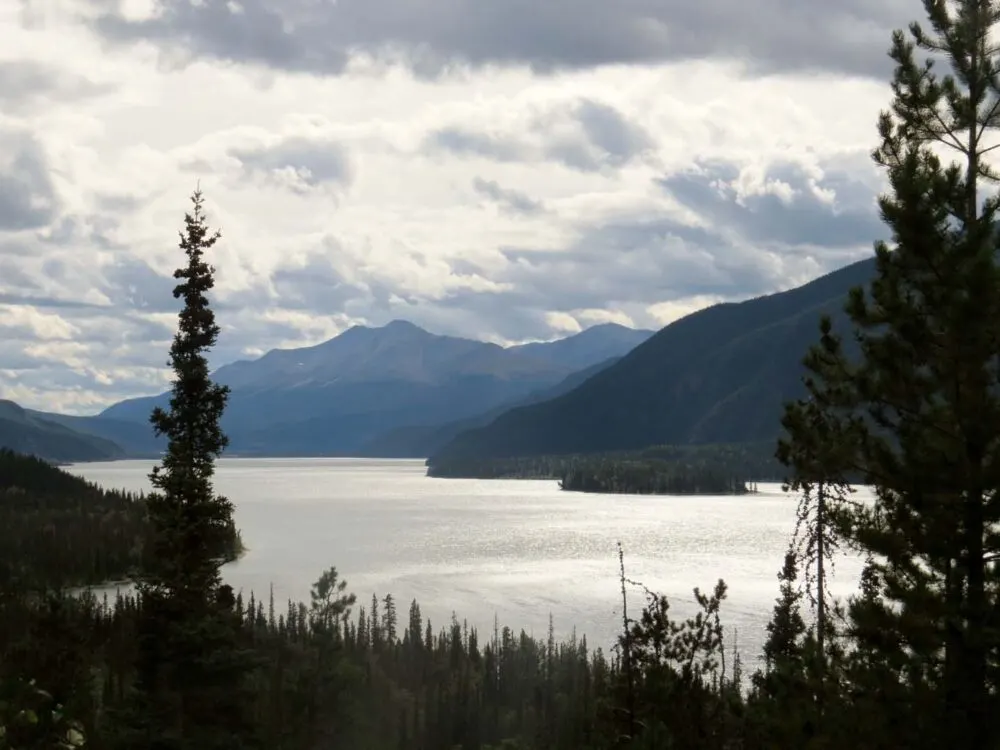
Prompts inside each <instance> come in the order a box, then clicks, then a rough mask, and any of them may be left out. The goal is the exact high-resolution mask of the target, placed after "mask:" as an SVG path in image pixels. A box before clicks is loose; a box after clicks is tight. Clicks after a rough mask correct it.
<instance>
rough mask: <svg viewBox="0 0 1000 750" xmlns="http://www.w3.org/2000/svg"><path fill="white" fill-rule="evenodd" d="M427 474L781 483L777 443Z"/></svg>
mask: <svg viewBox="0 0 1000 750" xmlns="http://www.w3.org/2000/svg"><path fill="white" fill-rule="evenodd" d="M427 473H428V476H435V477H466V478H481V479H558V480H559V481H560V482H561V483H562V487H563V489H566V490H574V491H580V492H610V493H634V494H730V493H736V494H742V493H744V492H746V491H747V485H748V483H750V482H758V481H767V480H774V481H780V480H781V478H782V476H783V474H782V468H781V465H780V464H779V463H778V461H777V460H776V459H775V457H774V445H773V444H770V443H769V444H764V443H742V444H708V445H682V446H652V447H649V448H644V449H642V450H638V451H619V452H614V453H605V454H587V455H573V456H519V457H511V458H506V459H471V460H468V461H461V462H448V463H444V464H429V465H428V469H427Z"/></svg>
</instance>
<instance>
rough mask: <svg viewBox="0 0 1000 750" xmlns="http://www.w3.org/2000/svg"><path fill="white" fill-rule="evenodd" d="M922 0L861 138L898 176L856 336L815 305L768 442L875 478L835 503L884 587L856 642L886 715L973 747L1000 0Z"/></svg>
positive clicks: (855, 609) (985, 730)
mask: <svg viewBox="0 0 1000 750" xmlns="http://www.w3.org/2000/svg"><path fill="white" fill-rule="evenodd" d="M924 8H925V11H926V13H927V16H928V18H929V21H930V27H931V29H930V30H929V31H927V30H925V29H924V28H922V27H921V26H920V25H918V24H915V23H914V24H911V26H910V35H909V37H907V36H906V35H904V33H903V32H902V31H897V32H895V33H894V34H893V40H892V48H891V51H890V55H891V57H892V59H893V60H894V61H895V63H896V71H895V75H894V78H893V81H892V90H893V93H894V99H893V102H892V107H891V110H890V111H888V112H884V113H883V114H882V115H881V117H880V119H879V134H880V136H881V144H880V145H879V146H878V148H877V149H876V150H875V151H874V154H873V158H874V159H875V161H876V163H877V164H879V165H880V166H881V167H883V168H884V169H885V170H886V173H887V176H888V178H889V183H890V186H891V193H890V194H888V195H885V196H882V197H881V198H880V199H879V207H880V209H881V214H882V217H883V220H884V221H885V222H886V224H887V225H888V226H889V228H890V229H891V231H892V245H891V247H890V245H889V244H887V243H884V242H880V243H877V244H876V247H875V250H876V263H877V274H876V278H875V279H874V281H873V282H872V284H871V287H870V288H869V289H867V290H866V289H862V288H857V289H854V290H852V292H851V294H850V297H849V300H848V303H847V306H846V311H847V313H848V315H849V318H850V320H851V322H852V324H853V328H854V333H855V339H856V343H857V347H856V348H852V350H848V348H847V347H845V345H844V342H843V340H842V338H841V337H840V336H839V334H837V333H835V332H834V331H833V329H832V324H831V321H830V319H829V318H825V319H824V320H823V321H822V323H821V338H820V342H819V344H818V345H817V346H815V347H814V348H813V349H812V351H811V352H810V353H809V355H808V356H807V358H806V360H805V364H806V367H807V371H808V374H807V377H806V386H807V389H808V398H807V399H804V400H802V401H800V402H798V403H795V404H791V405H789V407H788V409H787V412H786V416H785V420H784V425H785V428H786V430H787V433H788V436H787V440H786V441H785V445H784V446H783V448H782V450H781V452H780V453H781V457H782V458H783V459H784V460H786V461H787V463H788V464H789V465H790V466H791V467H792V468H793V469H794V471H793V474H794V478H795V480H796V482H800V483H801V482H805V483H809V482H817V481H825V482H839V481H842V480H843V479H844V478H845V477H846V476H848V475H849V474H850V473H852V472H855V473H857V474H860V476H862V477H863V478H864V480H865V481H866V482H867V483H869V484H871V485H872V486H873V487H874V489H875V494H876V501H875V503H874V505H867V506H845V507H843V508H840V509H838V511H837V513H836V515H837V516H838V518H837V519H836V521H837V525H838V528H839V530H840V533H841V534H842V535H843V536H844V537H845V538H846V539H847V540H848V541H849V542H851V543H852V544H854V545H856V546H857V547H858V548H860V550H862V551H863V552H865V553H867V554H869V555H870V556H871V561H872V562H871V564H870V569H869V571H868V573H867V575H868V580H869V581H876V582H877V588H878V596H873V595H872V594H871V592H869V593H868V595H867V596H866V597H864V602H863V606H861V601H860V600H859V602H856V603H855V605H854V606H852V608H851V610H850V619H851V630H852V633H853V635H854V637H855V638H856V639H857V641H856V645H857V646H858V648H859V651H860V652H864V653H872V654H874V653H876V652H878V653H880V654H881V657H880V658H879V659H877V660H873V661H877V662H878V663H879V664H881V665H883V668H885V669H891V670H894V671H895V675H894V684H899V685H902V686H904V687H906V688H907V691H908V692H904V693H902V695H904V696H909V698H906V699H905V700H904V699H903V698H902V697H900V698H899V699H894V700H893V701H892V705H889V704H887V705H886V706H885V712H884V713H885V714H886V715H888V714H890V713H891V714H894V715H895V716H896V717H897V718H899V717H902V716H906V717H909V719H908V721H909V722H910V724H911V725H912V724H913V723H914V722H921V723H923V725H924V726H925V727H926V730H927V731H926V732H923V733H922V735H921V739H922V741H924V742H926V746H928V747H945V746H948V747H963V748H970V749H974V750H978V749H980V748H987V747H991V748H992V747H996V746H997V742H998V739H1000V735H998V728H1000V725H997V724H996V722H995V720H994V719H993V718H992V713H993V711H995V710H996V709H997V708H998V707H1000V706H998V704H997V696H996V688H995V686H996V685H997V684H998V680H1000V669H998V667H1000V630H998V627H997V626H998V624H1000V622H998V614H1000V573H998V571H997V570H996V569H995V568H994V566H993V565H992V562H993V561H994V560H996V559H997V558H998V555H1000V535H998V533H997V531H998V524H1000V497H998V496H997V490H998V487H1000V391H998V383H1000V271H998V267H997V262H996V251H997V227H996V224H997V210H998V200H997V198H996V196H995V194H994V193H992V192H987V190H986V187H987V186H988V185H989V184H990V183H995V182H997V181H998V174H997V172H996V171H994V169H993V168H992V167H991V166H990V165H989V163H988V161H987V159H988V157H987V154H988V153H989V152H990V151H992V150H993V149H995V148H996V147H997V144H996V138H995V133H996V129H997V127H998V126H1000V77H998V73H1000V55H998V52H1000V48H998V47H997V46H996V45H995V42H994V41H993V40H992V39H991V36H992V32H994V31H995V27H996V25H997V22H998V20H1000V5H998V3H997V2H996V0H955V1H954V2H945V0H924ZM918 51H919V52H920V53H921V54H922V55H923V56H926V58H927V59H926V60H918V58H917V53H918ZM942 59H943V60H944V61H945V62H946V64H947V65H949V66H950V69H951V70H950V72H949V73H947V74H945V75H941V76H939V75H937V74H936V72H935V68H934V62H935V60H937V61H940V60H942ZM949 160H952V161H949ZM817 416H818V417H819V418H817ZM907 701H910V704H909V705H905V704H906V702H907ZM918 701H919V705H918ZM886 720H887V721H889V720H890V719H886Z"/></svg>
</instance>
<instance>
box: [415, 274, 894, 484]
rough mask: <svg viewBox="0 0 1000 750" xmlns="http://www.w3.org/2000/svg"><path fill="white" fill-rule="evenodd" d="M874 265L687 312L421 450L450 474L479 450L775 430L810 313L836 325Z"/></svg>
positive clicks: (566, 449) (704, 439)
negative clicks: (624, 350) (578, 378)
mask: <svg viewBox="0 0 1000 750" xmlns="http://www.w3.org/2000/svg"><path fill="white" fill-rule="evenodd" d="M874 273H875V262H874V259H871V260H865V261H861V262H859V263H855V264H853V265H850V266H847V267H846V268H843V269H840V270H838V271H835V272H834V273H831V274H829V275H827V276H823V277H822V278H819V279H817V280H815V281H813V282H811V283H809V284H806V285H804V286H801V287H798V288H796V289H792V290H790V291H787V292H782V293H779V294H772V295H768V296H765V297H759V298H757V299H752V300H749V301H746V302H742V303H736V304H721V305H716V306H714V307H710V308H707V309H704V310H701V311H699V312H696V313H694V314H692V315H688V316H687V317H685V318H682V319H681V320H678V321H676V322H674V323H672V324H670V325H668V326H667V327H666V328H664V329H663V330H661V331H660V332H659V333H657V334H656V335H655V336H653V337H651V338H650V339H649V340H647V341H646V342H645V343H643V344H641V345H639V346H638V347H636V348H635V349H634V350H633V351H632V352H630V353H629V354H628V355H626V356H625V357H623V358H622V359H621V360H619V361H618V362H616V363H615V364H613V365H612V366H610V367H607V368H605V369H603V370H601V371H600V372H598V373H596V374H595V375H594V376H593V377H591V378H588V379H587V380H586V381H585V382H583V383H582V384H581V385H579V386H578V387H576V388H574V389H573V390H571V391H569V392H567V393H564V394H563V395H561V396H558V397H557V398H554V399H551V400H546V401H544V402H541V403H535V404H531V405H526V406H520V407H518V408H515V409H512V410H510V411H507V412H505V413H503V414H501V415H499V416H498V417H497V418H496V419H494V420H493V421H491V422H490V423H489V424H488V425H481V426H477V427H476V428H474V429H471V430H468V431H464V432H461V433H459V434H457V435H456V436H455V437H454V438H452V439H451V440H450V441H449V442H448V443H447V444H446V445H444V446H443V447H442V448H441V449H440V450H438V451H437V452H435V453H433V454H432V455H431V457H430V459H429V461H428V466H429V469H430V471H431V473H442V474H445V473H460V471H456V467H459V466H460V465H461V464H462V463H463V462H464V463H466V464H474V463H477V462H482V461H484V460H489V459H499V458H511V457H520V456H544V455H566V454H578V453H597V452H605V451H618V450H632V449H639V448H644V447H648V446H652V445H665V444H673V445H680V444H698V443H741V442H748V443H749V442H757V441H768V440H774V439H776V438H777V436H778V434H779V432H780V419H781V416H782V406H783V404H784V403H785V401H787V400H789V399H792V398H797V397H799V396H800V395H802V394H803V393H804V386H803V384H802V375H803V367H802V364H801V363H802V358H803V357H804V356H805V353H806V351H807V350H808V348H809V346H810V345H812V344H813V343H815V342H816V341H817V340H818V337H819V332H818V323H819V319H820V316H821V314H824V313H827V314H830V315H831V317H832V319H833V322H834V328H835V330H840V331H841V332H843V333H846V332H847V330H848V329H847V328H846V323H847V319H846V315H845V313H844V312H843V307H844V303H845V302H846V298H847V294H848V291H849V290H850V289H851V288H852V287H854V286H859V285H867V284H868V283H869V282H870V281H871V279H872V278H873V276H874ZM847 343H848V344H850V342H849V341H848V342H847Z"/></svg>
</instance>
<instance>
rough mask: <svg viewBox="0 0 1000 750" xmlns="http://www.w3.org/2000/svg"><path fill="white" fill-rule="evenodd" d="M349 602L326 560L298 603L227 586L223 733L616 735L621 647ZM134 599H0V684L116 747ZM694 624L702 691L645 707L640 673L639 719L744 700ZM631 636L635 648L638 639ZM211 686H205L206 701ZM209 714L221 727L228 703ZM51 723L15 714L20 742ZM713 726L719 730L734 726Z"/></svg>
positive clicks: (497, 742) (549, 739)
mask: <svg viewBox="0 0 1000 750" xmlns="http://www.w3.org/2000/svg"><path fill="white" fill-rule="evenodd" d="M351 600H352V597H348V596H347V595H345V594H343V592H342V590H338V581H337V577H336V573H335V571H331V572H328V573H327V574H326V575H324V576H323V577H322V578H321V579H320V581H319V582H318V583H317V586H315V587H314V594H313V597H312V601H311V603H310V604H309V605H308V606H307V605H305V604H294V605H293V604H289V605H288V606H287V608H284V609H283V610H281V611H276V609H275V606H274V602H273V600H270V601H267V602H261V601H257V600H255V599H254V598H253V597H252V596H251V597H250V598H249V599H248V600H247V601H245V602H244V601H243V599H242V598H241V597H237V598H236V600H235V602H234V604H233V609H232V620H231V623H230V624H231V626H232V627H233V629H234V630H235V632H236V638H237V642H238V643H239V645H240V647H241V648H242V649H244V650H246V651H248V652H250V653H252V655H253V660H254V662H255V666H254V668H253V669H252V670H251V671H250V672H249V673H248V674H247V675H246V677H245V679H244V680H243V681H242V682H241V683H240V684H239V685H238V686H233V685H230V686H229V689H236V690H237V692H238V695H239V698H240V701H241V702H242V707H243V709H244V711H245V714H246V717H248V718H247V719H246V720H245V722H244V724H243V726H242V728H241V731H240V732H239V735H238V736H237V737H233V738H232V742H231V743H230V744H228V745H227V746H228V747H244V748H251V747H259V748H269V749H272V748H273V749H274V750H284V749H287V750H306V749H307V748H317V747H322V748H359V747H364V748H366V749H370V750H380V749H383V748H384V749H385V750H397V749H398V748H412V749H417V748H425V749H427V750H431V749H432V748H433V749H438V748H440V749H441V750H451V748H455V747H461V748H469V749H470V750H472V749H473V748H475V749H479V750H487V749H488V748H496V749H499V748H538V749H539V750H540V749H542V748H545V749H547V750H562V749H565V750H581V749H585V748H611V747H614V746H615V745H616V741H617V737H618V736H619V735H620V733H621V732H622V731H623V730H624V729H626V720H625V718H624V717H623V715H622V712H621V710H620V709H621V707H622V706H624V705H625V700H624V696H625V692H626V684H625V675H624V672H623V661H622V659H621V658H620V656H619V655H617V654H612V655H610V657H609V656H608V655H606V654H605V653H604V652H603V651H602V649H600V648H597V649H591V648H590V647H589V645H588V644H587V641H586V639H585V638H582V637H581V638H579V639H578V638H576V637H573V638H570V639H568V640H566V641H561V642H557V641H556V640H555V638H554V637H553V634H552V632H551V629H550V632H549V635H548V638H546V639H534V638H531V637H529V636H528V635H526V634H525V633H524V632H523V631H522V632H520V633H515V632H513V631H512V630H510V629H509V628H499V627H497V628H495V629H494V631H493V632H491V633H488V634H481V633H479V632H477V631H476V629H475V628H470V627H468V626H467V625H466V624H465V623H462V622H459V621H458V620H457V619H453V620H452V622H451V623H448V624H446V626H445V627H443V628H438V629H435V628H434V626H433V625H432V623H431V622H430V621H426V620H424V619H423V618H422V616H421V613H420V607H419V605H418V604H417V602H415V601H414V602H412V603H411V604H410V605H409V607H408V608H407V609H404V610H403V611H397V606H396V604H395V602H394V601H393V599H392V597H391V596H386V597H385V598H384V599H382V600H378V599H374V598H373V600H372V602H371V604H370V606H369V607H368V608H367V609H366V608H364V607H362V608H360V609H358V610H357V613H356V615H353V616H352V614H351V611H350V610H351V607H350V601H351ZM141 608H142V603H141V602H140V601H137V600H136V599H135V598H132V597H121V598H118V599H117V600H116V601H114V602H113V603H108V602H99V601H97V600H95V599H93V598H88V597H84V598H75V597H69V596H65V595H60V594H52V595H50V596H48V597H46V599H45V600H44V601H43V602H42V603H41V604H40V605H30V606H28V605H26V604H25V602H24V601H23V600H20V599H17V598H10V597H8V598H6V599H5V600H4V601H3V602H2V603H0V623H2V632H0V638H2V641H0V647H2V650H0V683H2V684H8V685H9V684H12V683H13V682H16V681H17V679H18V678H20V677H22V676H24V675H32V676H33V678H34V680H35V683H36V684H37V685H38V686H41V687H42V688H43V689H45V690H46V691H47V693H48V694H49V695H50V697H51V704H52V705H59V706H60V707H61V708H60V712H61V713H63V714H65V715H67V716H72V717H74V718H75V720H76V721H78V722H79V726H80V731H81V732H82V734H83V735H84V736H85V737H86V743H87V747H88V748H95V749H98V750H100V749H103V748H121V747H128V746H129V743H130V741H132V740H131V739H130V738H131V737H133V736H134V735H133V734H132V729H131V728H130V726H129V724H128V723H127V722H125V721H123V717H124V716H126V715H127V710H128V706H129V697H130V696H131V695H132V693H133V691H134V689H135V685H136V681H137V678H138V677H137V672H136V670H135V667H134V665H135V663H136V656H137V654H138V653H139V645H138V641H139V638H140V631H141V622H142V613H141ZM691 627H692V626H691V625H690V624H688V625H687V626H686V628H682V631H681V632H680V633H679V634H677V635H675V636H672V637H671V640H670V641H669V642H670V643H673V644H674V645H675V646H676V648H677V649H678V650H677V652H676V655H675V657H673V658H674V660H675V661H676V660H677V659H682V660H690V659H695V660H696V661H698V663H699V664H701V662H702V661H703V660H706V659H707V660H708V661H711V662H712V663H713V665H714V666H712V667H711V669H707V668H706V669H702V668H701V667H699V669H698V674H699V675H701V676H702V677H704V678H705V680H706V687H705V689H704V691H702V692H701V693H699V695H698V697H697V699H696V700H695V698H694V696H692V697H691V700H687V701H686V702H685V703H684V704H683V706H677V707H674V708H672V707H670V706H662V707H656V705H657V696H656V695H655V694H653V693H651V692H649V691H647V690H646V688H645V687H644V684H646V682H645V681H636V682H635V684H634V685H633V687H634V688H635V691H636V692H635V697H636V698H637V701H639V702H638V703H637V707H636V713H635V717H634V718H635V719H636V720H648V719H651V718H652V717H653V716H654V715H655V714H656V712H659V713H660V715H661V718H665V717H667V716H668V715H674V716H677V717H680V716H681V715H682V712H683V711H687V710H691V709H693V708H695V707H697V708H698V710H699V711H700V712H701V713H702V714H704V715H706V716H708V715H712V714H714V713H715V712H718V711H719V710H721V709H722V708H723V707H724V706H725V704H726V703H727V702H729V701H733V702H734V705H739V704H740V702H741V699H740V698H739V696H738V691H737V688H736V685H735V684H734V683H733V679H734V678H733V676H732V675H730V676H729V677H728V678H727V677H726V676H725V675H724V673H723V671H722V666H721V665H722V654H721V631H720V633H719V635H720V638H718V639H716V640H713V639H711V638H707V637H705V636H704V634H703V636H702V638H701V640H698V639H693V640H691V642H690V643H691V645H690V646H688V645H685V644H684V643H682V637H683V634H685V633H687V634H688V635H691V634H693V633H694V631H693V630H691ZM634 650H635V655H634V658H635V659H636V660H638V659H639V654H640V651H641V647H640V646H639V645H638V641H637V645H636V646H635V647H634ZM730 672H732V667H730ZM644 674H646V672H645V671H637V675H644ZM220 689H221V688H220ZM215 698H216V696H213V695H211V694H209V695H206V696H203V699H204V700H205V701H206V702H207V703H209V704H211V703H213V702H214V701H215ZM654 707H655V711H654ZM218 721H219V722H220V725H221V726H222V727H225V726H226V721H227V720H226V718H225V717H224V716H219V717H218ZM0 723H2V722H0ZM684 723H685V724H688V725H691V719H690V718H685V719H684ZM692 726H693V725H692ZM49 729H50V728H44V727H40V726H37V725H31V726H28V725H24V726H21V727H20V729H19V730H18V732H17V740H19V741H21V742H30V741H34V740H37V739H38V737H39V735H40V734H41V733H42V732H43V731H46V730H49ZM710 732H711V733H715V734H718V735H719V737H720V739H721V737H722V736H723V734H725V733H726V732H729V733H730V734H732V732H733V729H732V728H728V729H727V728H726V727H724V726H722V727H719V729H718V730H717V731H716V730H710ZM12 744H13V746H16V747H22V746H25V745H21V744H14V743H12ZM722 746H723V745H722V744H713V743H711V742H709V743H708V744H702V745H699V747H709V748H710V747H720V748H721V747H722ZM692 747H693V746H692Z"/></svg>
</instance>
